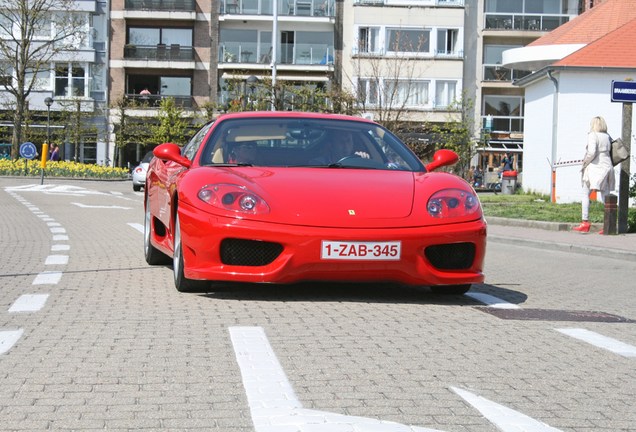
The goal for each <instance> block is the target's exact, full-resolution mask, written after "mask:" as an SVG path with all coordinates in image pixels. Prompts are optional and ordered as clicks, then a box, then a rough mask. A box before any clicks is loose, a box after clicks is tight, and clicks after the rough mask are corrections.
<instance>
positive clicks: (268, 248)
mask: <svg viewBox="0 0 636 432" xmlns="http://www.w3.org/2000/svg"><path fill="white" fill-rule="evenodd" d="M282 251H283V246H282V245H281V244H279V243H271V242H265V241H256V240H244V239H225V240H223V241H222V242H221V262H222V263H223V264H228V265H241V266H264V265H267V264H270V263H271V262H272V261H274V260H275V259H276V258H277V257H278V255H280V253H281V252H282Z"/></svg>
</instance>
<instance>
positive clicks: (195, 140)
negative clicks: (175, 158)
mask: <svg viewBox="0 0 636 432" xmlns="http://www.w3.org/2000/svg"><path fill="white" fill-rule="evenodd" d="M213 124H214V122H210V123H208V124H207V125H205V126H203V127H202V128H201V130H199V132H197V133H196V135H194V136H193V137H192V139H191V140H190V142H189V143H187V144H186V145H185V146H184V147H183V149H182V150H181V154H182V155H183V156H185V157H187V158H188V159H190V160H193V159H194V156H195V155H196V154H197V151H198V150H199V147H201V143H202V142H203V138H205V135H206V134H207V133H208V131H209V130H210V128H211V127H212V125H213Z"/></svg>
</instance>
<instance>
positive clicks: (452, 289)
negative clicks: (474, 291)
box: [431, 284, 471, 295]
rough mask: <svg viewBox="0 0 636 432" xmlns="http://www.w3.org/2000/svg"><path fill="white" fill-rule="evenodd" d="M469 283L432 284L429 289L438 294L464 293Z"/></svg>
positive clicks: (468, 288)
mask: <svg viewBox="0 0 636 432" xmlns="http://www.w3.org/2000/svg"><path fill="white" fill-rule="evenodd" d="M470 287H471V285H470V284H464V285H438V286H432V287H431V291H433V293H434V294H438V295H464V294H466V293H467V292H468V290H470Z"/></svg>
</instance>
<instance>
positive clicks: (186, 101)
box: [125, 94, 193, 108]
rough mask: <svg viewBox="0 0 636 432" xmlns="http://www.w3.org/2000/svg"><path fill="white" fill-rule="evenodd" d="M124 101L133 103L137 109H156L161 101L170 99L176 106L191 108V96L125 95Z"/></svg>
mask: <svg viewBox="0 0 636 432" xmlns="http://www.w3.org/2000/svg"><path fill="white" fill-rule="evenodd" d="M125 97H126V100H128V101H130V102H134V103H135V106H136V107H139V108H157V107H159V106H160V105H161V100H162V99H168V98H172V99H174V102H175V104H176V105H177V106H180V107H182V108H192V106H193V103H192V96H190V95H184V96H169V95H140V94H126V96H125Z"/></svg>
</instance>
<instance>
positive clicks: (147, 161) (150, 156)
mask: <svg viewBox="0 0 636 432" xmlns="http://www.w3.org/2000/svg"><path fill="white" fill-rule="evenodd" d="M153 156H154V155H153V154H152V151H149V152H148V153H146V154H145V156H144V158H143V159H142V160H141V162H140V163H142V164H143V163H150V160H151V159H152V157H153Z"/></svg>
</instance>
